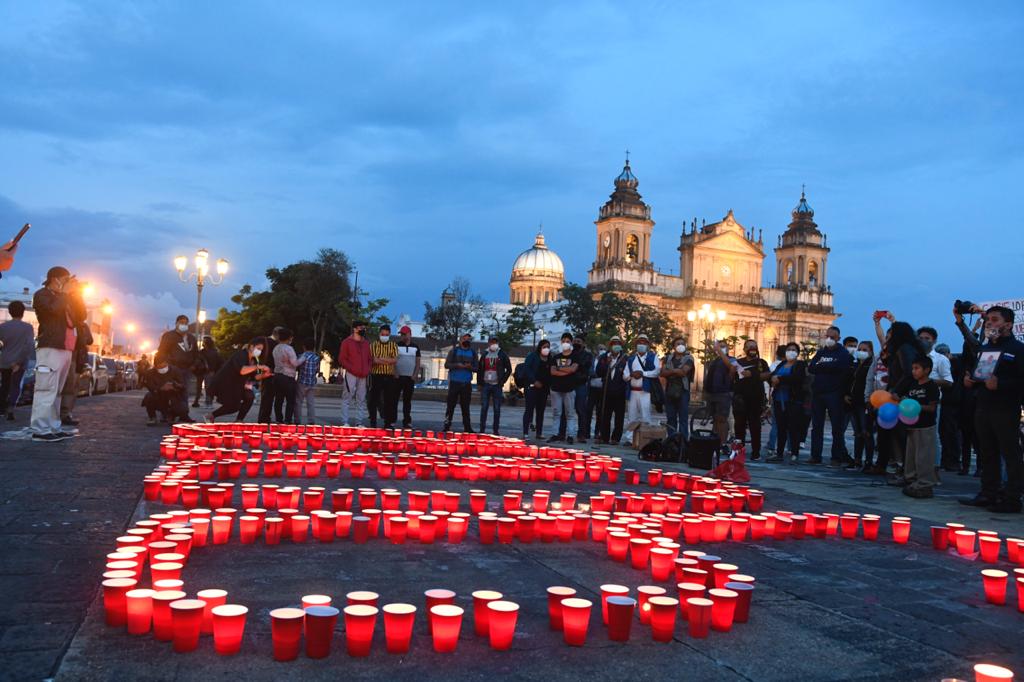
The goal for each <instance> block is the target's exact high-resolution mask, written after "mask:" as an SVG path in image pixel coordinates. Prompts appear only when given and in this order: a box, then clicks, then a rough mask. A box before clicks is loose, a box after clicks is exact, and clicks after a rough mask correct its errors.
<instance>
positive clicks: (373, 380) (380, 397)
mask: <svg viewBox="0 0 1024 682" xmlns="http://www.w3.org/2000/svg"><path fill="white" fill-rule="evenodd" d="M397 388H398V384H397V382H396V381H395V377H393V376H391V375H389V374H371V375H370V389H369V399H368V401H367V409H368V410H369V411H370V426H377V413H378V412H379V413H380V416H381V419H383V420H384V426H385V427H390V426H392V425H393V424H394V423H395V422H396V421H398V392H397Z"/></svg>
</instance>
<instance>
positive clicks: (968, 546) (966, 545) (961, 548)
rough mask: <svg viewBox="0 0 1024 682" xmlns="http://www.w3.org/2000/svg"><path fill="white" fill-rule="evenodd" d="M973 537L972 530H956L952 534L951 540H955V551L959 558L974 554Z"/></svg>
mask: <svg viewBox="0 0 1024 682" xmlns="http://www.w3.org/2000/svg"><path fill="white" fill-rule="evenodd" d="M975 537H976V535H975V533H974V531H973V530H958V531H955V532H954V533H953V539H954V540H956V551H957V552H958V553H959V554H960V556H964V555H966V554H973V553H974V539H975Z"/></svg>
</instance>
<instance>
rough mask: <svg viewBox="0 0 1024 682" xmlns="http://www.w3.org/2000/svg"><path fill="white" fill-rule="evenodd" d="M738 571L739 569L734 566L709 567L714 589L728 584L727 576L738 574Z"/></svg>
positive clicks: (718, 565) (722, 564) (716, 565)
mask: <svg viewBox="0 0 1024 682" xmlns="http://www.w3.org/2000/svg"><path fill="white" fill-rule="evenodd" d="M739 570H740V567H739V566H736V565H735V564H725V563H718V564H713V565H712V566H711V574H712V578H713V580H714V581H715V587H725V584H726V583H727V582H729V576H730V575H732V574H733V573H737V572H739Z"/></svg>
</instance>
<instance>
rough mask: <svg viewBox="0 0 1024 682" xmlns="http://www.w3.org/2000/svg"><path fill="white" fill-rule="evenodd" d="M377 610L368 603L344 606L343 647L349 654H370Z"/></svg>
mask: <svg viewBox="0 0 1024 682" xmlns="http://www.w3.org/2000/svg"><path fill="white" fill-rule="evenodd" d="M377 612H378V610H377V607H376V606H370V605H369V604H350V605H349V606H346V607H345V647H346V649H347V651H348V655H349V656H360V657H361V656H369V655H370V647H371V645H372V644H373V631H374V629H375V627H376V625H377Z"/></svg>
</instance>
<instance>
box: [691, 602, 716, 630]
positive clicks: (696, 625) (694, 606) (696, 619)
mask: <svg viewBox="0 0 1024 682" xmlns="http://www.w3.org/2000/svg"><path fill="white" fill-rule="evenodd" d="M713 606H714V602H713V601H711V600H710V599H705V598H703V597H690V598H689V599H687V600H686V619H687V620H688V621H689V623H690V626H689V631H690V637H693V638H694V639H704V638H705V637H707V636H708V632H710V630H711V609H712V607H713Z"/></svg>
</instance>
